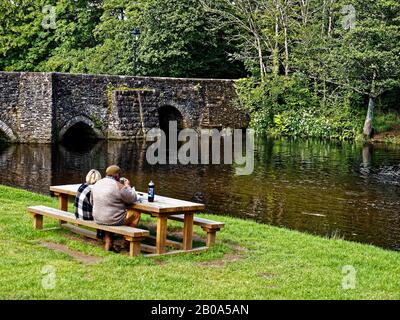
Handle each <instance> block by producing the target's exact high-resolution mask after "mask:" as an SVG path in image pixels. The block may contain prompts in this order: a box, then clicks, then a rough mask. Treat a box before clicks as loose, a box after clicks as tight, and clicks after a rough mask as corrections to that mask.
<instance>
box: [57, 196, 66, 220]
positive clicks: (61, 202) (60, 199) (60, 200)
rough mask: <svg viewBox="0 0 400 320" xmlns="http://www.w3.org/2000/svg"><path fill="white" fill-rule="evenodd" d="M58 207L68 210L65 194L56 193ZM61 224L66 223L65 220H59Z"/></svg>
mask: <svg viewBox="0 0 400 320" xmlns="http://www.w3.org/2000/svg"><path fill="white" fill-rule="evenodd" d="M58 209H59V210H62V211H68V195H66V194H59V195H58ZM62 224H66V222H65V221H62V220H60V225H62Z"/></svg>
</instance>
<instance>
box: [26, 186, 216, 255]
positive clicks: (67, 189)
mask: <svg viewBox="0 0 400 320" xmlns="http://www.w3.org/2000/svg"><path fill="white" fill-rule="evenodd" d="M79 186H80V185H79V184H73V185H62V186H51V187H50V191H51V192H52V193H53V194H54V195H55V196H56V197H58V201H59V205H58V207H59V208H58V209H54V208H48V207H44V206H36V207H30V208H28V211H29V212H30V213H31V214H32V215H33V216H34V226H35V227H36V228H39V229H40V228H42V217H43V216H48V217H52V218H55V219H58V220H59V221H60V226H61V227H63V228H67V229H69V230H71V231H74V232H78V233H81V234H83V235H85V236H89V237H93V238H95V233H94V232H90V231H89V230H86V229H83V228H77V227H75V226H73V225H71V223H72V224H77V225H82V226H85V227H89V228H93V229H97V230H104V231H105V235H106V238H107V237H110V236H112V234H114V233H115V234H121V235H123V236H124V238H125V239H126V240H127V241H129V243H130V255H131V256H134V255H137V254H139V253H140V250H142V251H145V252H149V253H150V254H152V255H154V254H156V255H159V254H166V253H167V250H166V247H167V246H172V247H174V248H177V249H179V250H175V251H172V252H168V253H169V254H171V253H177V252H194V251H196V252H197V251H202V250H206V249H207V248H208V247H209V246H210V245H212V244H213V243H215V236H216V232H217V231H219V230H221V228H223V227H224V223H222V222H217V221H212V220H209V219H203V218H198V217H194V214H195V213H196V212H199V211H202V210H204V205H203V204H199V203H194V202H189V201H183V200H178V199H173V198H168V197H162V196H157V195H156V196H155V199H154V202H148V201H147V194H146V193H142V192H138V194H139V195H141V197H142V198H143V201H142V202H136V203H134V204H133V205H132V206H130V207H129V208H128V209H127V210H128V211H135V212H139V213H144V214H150V215H151V216H152V217H155V218H156V219H157V228H156V237H155V239H154V240H155V242H156V243H155V247H153V246H149V245H144V244H141V241H142V240H144V239H152V238H154V237H151V236H150V235H149V231H148V230H142V229H139V228H132V227H129V226H103V225H98V224H96V223H95V222H94V221H85V220H82V219H76V218H75V215H73V214H71V213H68V212H67V211H68V198H69V197H70V196H71V197H75V196H76V193H77V190H78V188H79ZM168 219H170V220H175V221H180V222H183V223H184V227H183V242H182V243H178V242H176V241H172V240H169V239H167V220H168ZM68 222H69V223H68ZM193 225H198V226H200V227H201V228H202V229H203V230H204V231H205V232H206V233H207V240H206V246H205V247H200V248H195V249H193V247H192V242H193ZM106 243H107V241H106Z"/></svg>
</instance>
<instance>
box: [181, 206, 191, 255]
mask: <svg viewBox="0 0 400 320" xmlns="http://www.w3.org/2000/svg"><path fill="white" fill-rule="evenodd" d="M192 242H193V213H185V220H184V225H183V250H191V249H192Z"/></svg>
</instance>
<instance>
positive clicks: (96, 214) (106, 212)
mask: <svg viewBox="0 0 400 320" xmlns="http://www.w3.org/2000/svg"><path fill="white" fill-rule="evenodd" d="M91 197H92V203H93V218H94V221H95V222H96V223H98V224H103V225H110V226H118V225H123V224H124V221H125V218H126V208H127V207H128V206H129V205H131V204H133V203H134V202H135V201H136V199H137V195H136V192H135V191H133V190H132V188H129V187H125V186H124V185H122V184H121V183H119V182H117V181H115V180H114V179H112V178H110V177H106V178H104V179H101V180H99V181H98V182H96V183H95V184H94V185H93V186H92V194H91Z"/></svg>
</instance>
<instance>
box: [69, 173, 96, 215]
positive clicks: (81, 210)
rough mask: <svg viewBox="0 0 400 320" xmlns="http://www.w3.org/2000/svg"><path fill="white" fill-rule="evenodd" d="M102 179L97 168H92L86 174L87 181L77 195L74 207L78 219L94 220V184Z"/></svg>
mask: <svg viewBox="0 0 400 320" xmlns="http://www.w3.org/2000/svg"><path fill="white" fill-rule="evenodd" d="M100 179H101V174H100V172H98V171H97V170H94V169H92V170H90V171H89V172H88V174H87V175H86V183H83V184H82V185H81V186H80V187H79V189H78V193H77V194H76V197H75V202H74V207H75V216H76V218H77V219H83V220H93V215H92V213H93V203H92V201H91V192H92V187H91V186H92V185H94V184H95V183H96V182H97V181H99V180H100Z"/></svg>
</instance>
